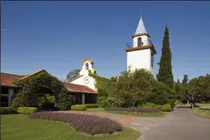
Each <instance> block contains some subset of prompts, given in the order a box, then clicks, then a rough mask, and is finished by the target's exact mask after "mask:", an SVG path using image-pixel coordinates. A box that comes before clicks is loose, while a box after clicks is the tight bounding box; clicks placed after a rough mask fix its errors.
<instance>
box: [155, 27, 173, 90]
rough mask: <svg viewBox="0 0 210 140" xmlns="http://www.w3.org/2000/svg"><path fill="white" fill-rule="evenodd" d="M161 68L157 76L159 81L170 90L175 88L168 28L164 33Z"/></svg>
mask: <svg viewBox="0 0 210 140" xmlns="http://www.w3.org/2000/svg"><path fill="white" fill-rule="evenodd" d="M159 66H160V68H159V73H158V75H157V79H158V81H161V82H163V83H164V84H166V85H167V86H169V87H170V88H173V84H174V81H173V73H172V65H171V50H170V42H169V31H168V28H167V27H165V31H164V38H163V47H162V56H161V59H160V62H159Z"/></svg>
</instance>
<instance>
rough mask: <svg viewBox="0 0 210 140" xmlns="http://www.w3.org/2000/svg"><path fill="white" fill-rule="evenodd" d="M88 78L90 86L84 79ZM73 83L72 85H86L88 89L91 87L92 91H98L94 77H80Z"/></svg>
mask: <svg viewBox="0 0 210 140" xmlns="http://www.w3.org/2000/svg"><path fill="white" fill-rule="evenodd" d="M86 77H88V78H89V79H90V81H89V83H88V84H86V83H85V82H84V79H85V78H86ZM71 83H72V84H78V85H85V86H87V87H89V88H91V89H94V90H96V88H95V79H94V78H93V77H91V76H87V75H83V76H82V77H80V78H78V79H76V80H74V81H72V82H71Z"/></svg>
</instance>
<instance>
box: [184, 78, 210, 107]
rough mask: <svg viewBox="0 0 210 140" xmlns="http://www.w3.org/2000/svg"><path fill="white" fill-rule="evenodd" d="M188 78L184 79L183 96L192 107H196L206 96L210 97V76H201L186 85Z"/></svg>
mask: <svg viewBox="0 0 210 140" xmlns="http://www.w3.org/2000/svg"><path fill="white" fill-rule="evenodd" d="M186 79H187V76H185V77H184V80H183V81H184V82H183V84H182V94H183V96H184V97H185V98H187V99H188V100H189V101H190V103H191V107H192V108H193V107H194V106H195V103H196V102H198V101H200V100H202V99H203V98H204V97H205V96H208V95H210V75H209V74H207V75H206V76H199V77H196V78H193V79H191V80H190V81H189V83H186V81H187V80H186Z"/></svg>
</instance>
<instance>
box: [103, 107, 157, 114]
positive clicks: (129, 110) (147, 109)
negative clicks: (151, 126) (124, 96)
mask: <svg viewBox="0 0 210 140" xmlns="http://www.w3.org/2000/svg"><path fill="white" fill-rule="evenodd" d="M105 110H106V111H127V112H142V113H151V112H159V110H158V109H157V108H115V107H111V108H105Z"/></svg>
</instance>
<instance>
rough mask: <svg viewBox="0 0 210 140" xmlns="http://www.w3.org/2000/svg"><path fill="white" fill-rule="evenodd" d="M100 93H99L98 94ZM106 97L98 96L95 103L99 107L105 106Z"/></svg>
mask: <svg viewBox="0 0 210 140" xmlns="http://www.w3.org/2000/svg"><path fill="white" fill-rule="evenodd" d="M99 93H100V92H99ZM100 94H101V93H100ZM106 99H107V98H106V97H104V96H100V97H98V98H97V103H98V104H99V105H100V106H101V107H105V106H106Z"/></svg>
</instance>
